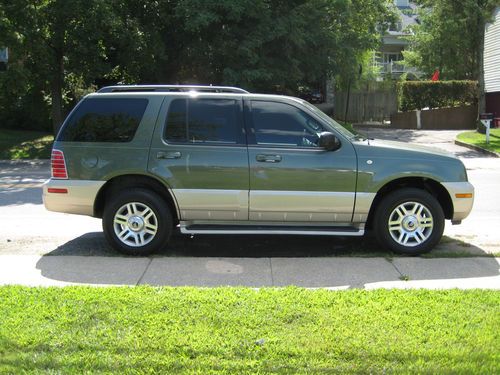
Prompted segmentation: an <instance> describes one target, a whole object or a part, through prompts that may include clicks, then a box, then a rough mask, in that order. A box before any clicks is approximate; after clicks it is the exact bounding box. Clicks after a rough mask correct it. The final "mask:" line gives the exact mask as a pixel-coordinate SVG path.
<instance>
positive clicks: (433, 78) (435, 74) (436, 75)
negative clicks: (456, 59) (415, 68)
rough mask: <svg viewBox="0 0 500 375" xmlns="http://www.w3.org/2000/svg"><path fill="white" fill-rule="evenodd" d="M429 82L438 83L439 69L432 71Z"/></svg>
mask: <svg viewBox="0 0 500 375" xmlns="http://www.w3.org/2000/svg"><path fill="white" fill-rule="evenodd" d="M431 81H439V69H436V70H435V71H434V74H433V75H432V78H431Z"/></svg>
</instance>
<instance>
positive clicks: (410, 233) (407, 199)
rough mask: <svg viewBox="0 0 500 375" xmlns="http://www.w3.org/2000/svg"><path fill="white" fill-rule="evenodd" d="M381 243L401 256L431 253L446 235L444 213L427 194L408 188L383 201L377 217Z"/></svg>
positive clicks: (378, 238) (434, 199) (376, 213)
mask: <svg viewBox="0 0 500 375" xmlns="http://www.w3.org/2000/svg"><path fill="white" fill-rule="evenodd" d="M374 221H375V222H374V229H375V236H376V238H377V240H378V242H379V243H380V244H381V245H382V246H384V247H386V248H388V249H390V250H392V251H394V252H396V253H400V254H406V255H418V254H423V253H426V252H429V251H431V250H432V249H433V248H434V246H436V245H437V244H438V242H439V240H440V239H441V236H442V235H443V230H444V213H443V208H442V207H441V205H440V204H439V202H438V201H437V200H436V198H434V197H433V196H432V195H431V194H429V193H428V192H427V191H425V190H421V189H414V188H404V189H400V190H396V191H394V192H391V193H389V195H387V196H386V197H384V198H383V199H382V201H381V202H380V204H379V206H378V207H377V209H376V211H375V216H374Z"/></svg>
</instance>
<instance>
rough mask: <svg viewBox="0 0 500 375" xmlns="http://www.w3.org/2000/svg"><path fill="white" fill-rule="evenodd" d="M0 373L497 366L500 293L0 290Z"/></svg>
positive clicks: (478, 369)
mask: <svg viewBox="0 0 500 375" xmlns="http://www.w3.org/2000/svg"><path fill="white" fill-rule="evenodd" d="M0 301H1V302H0V373H12V374H16V373H40V372H43V373H51V374H56V373H57V374H59V373H64V374H68V373H75V374H80V373H88V374H94V373H117V374H118V373H120V374H121V373H137V374H139V373H140V374H142V373H162V374H163V373H186V372H188V373H200V374H209V373H227V374H241V373H282V374H289V373H311V374H316V373H398V374H399V373H429V374H431V373H464V374H466V373H467V374H470V373H483V374H493V373H500V336H499V335H500V333H499V332H500V331H499V329H498V327H500V293H499V292H495V291H481V290H474V291H459V290H450V291H426V290H413V291H396V290H390V291H388V290H377V291H363V290H349V291H343V292H334V291H327V290H315V291H312V290H305V289H299V288H284V289H267V288H264V289H260V290H254V289H250V288H215V289H204V288H152V287H134V288H129V287H121V288H120V287H111V288H96V287H66V288H28V287H0Z"/></svg>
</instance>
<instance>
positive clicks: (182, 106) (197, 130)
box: [149, 95, 249, 222]
mask: <svg viewBox="0 0 500 375" xmlns="http://www.w3.org/2000/svg"><path fill="white" fill-rule="evenodd" d="M242 112H243V111H242V101H241V99H240V98H238V99H235V98H234V96H233V97H227V98H224V97H220V96H219V97H217V98H214V97H205V96H203V95H200V96H197V97H181V96H169V97H167V98H166V99H165V102H164V104H163V106H162V110H161V111H160V116H159V117H158V123H157V126H156V130H155V136H154V137H153V141H152V146H151V151H150V156H149V171H150V172H151V173H152V174H154V175H157V176H161V178H162V179H163V180H164V181H165V182H166V183H167V185H168V186H169V188H170V189H171V191H172V193H173V195H174V197H175V199H176V201H177V205H178V208H179V215H180V219H181V220H207V221H208V220H209V221H212V222H213V221H217V220H220V221H227V220H237V221H240V220H248V190H249V183H248V150H247V146H246V140H245V134H244V127H243V120H242V117H243V114H242Z"/></svg>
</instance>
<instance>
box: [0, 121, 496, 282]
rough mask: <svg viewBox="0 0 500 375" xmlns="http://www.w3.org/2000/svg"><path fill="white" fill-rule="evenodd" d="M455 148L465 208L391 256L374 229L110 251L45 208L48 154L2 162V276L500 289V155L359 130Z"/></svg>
mask: <svg viewBox="0 0 500 375" xmlns="http://www.w3.org/2000/svg"><path fill="white" fill-rule="evenodd" d="M366 133H368V135H369V136H371V137H374V138H387V139H395V138H397V139H398V140H406V139H407V140H410V141H414V142H418V143H425V144H428V145H429V144H431V143H432V144H431V145H432V146H435V147H439V148H443V149H446V150H448V151H451V152H455V153H456V154H457V155H459V157H461V158H462V159H463V161H464V163H465V164H466V166H467V168H468V174H469V178H470V180H471V181H472V183H473V184H474V185H475V186H476V202H475V207H474V210H473V212H472V213H471V215H470V217H469V218H468V219H466V220H465V221H464V222H463V224H462V225H459V226H451V225H447V227H446V229H445V237H444V238H443V241H442V242H441V244H440V245H439V246H438V247H437V248H436V249H435V250H434V251H433V252H431V253H430V254H429V255H428V256H427V257H425V258H407V257H393V255H392V254H388V253H385V252H383V251H381V250H380V249H379V248H378V246H377V245H376V244H375V243H374V241H373V238H371V237H369V236H368V237H365V238H351V239H349V238H332V237H308V236H291V237H290V236H196V237H190V236H183V235H180V234H176V235H174V237H173V239H172V242H171V244H170V245H169V247H168V248H167V249H165V250H164V251H163V252H162V253H160V254H158V255H156V256H154V257H148V258H130V257H122V256H119V255H118V254H116V253H115V252H113V251H112V250H111V249H110V248H109V247H108V245H107V244H106V242H105V241H104V237H103V235H102V232H101V223H100V220H98V219H93V218H89V217H83V216H75V215H66V214H60V213H53V212H48V211H46V210H45V209H44V207H43V205H42V201H41V188H40V186H41V184H42V183H43V181H44V180H45V179H46V178H48V175H49V164H48V162H47V161H31V162H9V161H4V162H0V284H25V285H67V284H90V285H139V284H150V285H197V286H216V285H245V286H251V287H261V286H284V285H297V286H303V287H312V288H316V287H326V288H334V289H336V288H340V289H343V288H353V287H356V288H367V289H371V288H378V287H384V288H393V287H394V288H412V287H415V288H451V287H459V288H474V287H481V288H493V289H500V273H499V262H498V260H497V259H496V258H494V257H492V256H491V255H490V254H492V253H499V252H500V245H499V244H500V231H499V230H498V224H499V217H500V199H498V198H497V195H498V194H497V192H498V187H499V186H500V159H495V158H489V157H484V156H483V155H481V154H478V153H477V152H475V151H471V150H468V149H464V148H462V147H460V146H456V145H454V144H453V139H454V137H455V135H456V133H457V132H449V131H439V132H428V131H426V132H423V131H407V130H404V131H396V132H394V131H393V130H390V131H387V130H378V133H376V132H375V131H374V130H373V129H369V130H368V131H366Z"/></svg>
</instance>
